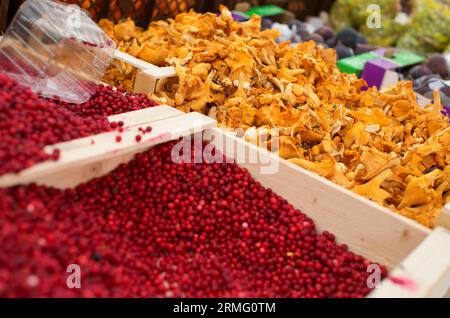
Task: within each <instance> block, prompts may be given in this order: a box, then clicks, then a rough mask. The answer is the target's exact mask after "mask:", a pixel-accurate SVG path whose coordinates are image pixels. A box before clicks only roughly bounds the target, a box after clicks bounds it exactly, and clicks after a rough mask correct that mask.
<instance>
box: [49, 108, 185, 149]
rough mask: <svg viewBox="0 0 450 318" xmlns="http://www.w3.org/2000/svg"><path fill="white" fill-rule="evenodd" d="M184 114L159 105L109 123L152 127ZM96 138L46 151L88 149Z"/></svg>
mask: <svg viewBox="0 0 450 318" xmlns="http://www.w3.org/2000/svg"><path fill="white" fill-rule="evenodd" d="M183 114H184V112H182V111H181V110H178V109H176V108H173V107H170V106H167V105H159V106H154V107H149V108H144V109H139V110H135V111H131V112H126V113H122V114H117V115H112V116H108V121H109V122H118V121H122V122H123V123H124V125H123V127H124V129H126V128H131V127H136V126H143V125H145V126H150V127H151V124H152V123H154V122H157V121H159V120H163V119H167V118H171V117H175V116H181V115H183ZM144 128H145V127H144ZM116 133H117V132H116ZM102 134H105V133H102ZM97 135H100V134H97ZM95 136H96V135H92V136H87V137H83V138H77V139H73V140H70V141H66V142H61V143H57V144H54V145H49V146H46V147H45V148H44V151H45V152H46V153H48V154H51V153H53V151H54V150H55V149H59V150H60V151H64V150H72V149H76V148H81V147H86V146H89V145H91V143H92V142H94V141H95Z"/></svg>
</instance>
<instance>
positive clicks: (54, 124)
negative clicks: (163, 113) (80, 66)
mask: <svg viewBox="0 0 450 318" xmlns="http://www.w3.org/2000/svg"><path fill="white" fill-rule="evenodd" d="M154 105H155V103H154V102H152V101H150V100H149V99H148V98H147V97H146V96H145V95H143V94H128V95H124V94H123V93H122V92H120V91H114V90H113V89H112V88H111V87H107V86H103V85H100V86H98V88H97V92H96V93H95V95H94V96H93V97H92V99H91V100H90V101H88V102H86V103H84V104H80V105H73V104H68V103H64V102H61V101H53V100H47V99H44V98H40V97H39V96H37V95H36V94H34V93H32V92H31V91H30V90H29V89H28V88H25V87H23V86H20V85H19V84H18V83H17V82H16V81H14V80H12V79H10V78H8V77H7V76H6V75H3V74H0V175H1V174H4V173H7V172H19V171H20V170H22V169H25V168H28V167H30V166H32V165H34V164H35V163H37V162H41V161H44V160H48V159H55V160H56V159H58V157H59V152H58V151H57V150H56V151H54V153H53V154H47V153H45V152H44V151H43V148H44V147H45V146H46V145H51V144H55V143H58V142H63V141H68V140H72V139H75V138H80V137H85V136H89V135H92V134H96V133H99V132H103V131H108V130H110V129H113V128H112V127H111V126H110V124H109V123H108V120H107V118H106V116H108V115H113V114H119V113H123V112H127V111H131V110H137V109H140V108H146V107H151V106H154Z"/></svg>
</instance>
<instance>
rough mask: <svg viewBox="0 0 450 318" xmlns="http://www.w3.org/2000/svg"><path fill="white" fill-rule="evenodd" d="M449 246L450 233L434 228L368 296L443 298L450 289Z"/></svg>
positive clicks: (440, 228)
mask: <svg viewBox="0 0 450 318" xmlns="http://www.w3.org/2000/svg"><path fill="white" fill-rule="evenodd" d="M449 246H450V232H449V231H448V230H447V229H444V228H442V227H437V228H435V229H434V230H433V231H432V232H431V234H430V235H429V236H428V237H427V238H426V239H425V240H424V241H423V242H422V243H421V244H420V245H419V246H418V247H417V248H416V249H415V250H414V251H413V252H412V253H411V254H410V255H408V257H406V259H405V260H404V261H402V262H401V263H400V265H399V266H398V267H397V268H396V269H395V270H394V271H392V272H391V273H390V274H389V276H388V277H387V278H386V279H384V280H383V281H382V282H381V284H380V285H379V286H378V287H377V288H376V289H375V290H374V291H373V292H372V293H371V294H370V295H369V297H372V298H393V297H394V298H399V297H408V298H417V297H421V298H423V297H443V296H444V295H445V294H446V293H447V291H448V290H449V287H450V248H449Z"/></svg>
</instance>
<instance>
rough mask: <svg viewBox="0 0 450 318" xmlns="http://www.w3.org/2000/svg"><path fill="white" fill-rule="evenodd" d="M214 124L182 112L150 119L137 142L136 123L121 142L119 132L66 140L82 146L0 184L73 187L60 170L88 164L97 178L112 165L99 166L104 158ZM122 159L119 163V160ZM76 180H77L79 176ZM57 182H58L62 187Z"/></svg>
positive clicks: (8, 176)
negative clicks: (146, 130) (151, 120)
mask: <svg viewBox="0 0 450 318" xmlns="http://www.w3.org/2000/svg"><path fill="white" fill-rule="evenodd" d="M215 124H216V121H215V120H213V119H211V118H209V117H206V116H204V115H201V114H199V113H189V114H184V113H183V114H182V115H179V116H175V117H170V118H166V119H163V120H160V121H156V122H153V123H152V124H151V126H152V128H153V130H152V132H150V133H146V134H143V135H142V140H141V141H140V142H136V139H135V137H136V135H138V134H141V133H140V132H139V126H134V127H130V128H127V129H125V131H124V132H123V133H121V134H120V136H121V137H122V140H121V142H116V141H115V138H116V136H117V135H119V133H118V132H117V131H113V132H107V133H101V134H97V135H94V136H90V137H86V138H81V139H82V140H75V141H70V142H69V143H75V144H77V145H82V146H81V147H75V148H71V147H70V146H69V147H67V148H68V149H67V150H63V151H61V155H60V158H59V160H58V161H45V162H42V163H38V164H36V165H34V166H33V167H31V168H29V169H25V170H23V171H21V172H20V173H18V174H15V173H9V174H5V175H2V176H1V177H0V187H8V186H13V185H18V184H27V183H31V182H36V183H38V184H45V185H52V186H57V187H67V186H74V185H76V184H77V183H76V182H72V181H71V180H69V181H67V182H65V181H64V180H61V177H60V176H59V173H61V172H63V171H64V172H65V173H66V174H67V173H68V171H71V172H74V173H75V174H77V173H79V170H80V169H81V168H82V167H84V166H90V167H91V170H92V169H93V170H92V173H93V174H92V175H91V176H90V177H91V178H92V177H98V176H100V175H103V174H105V173H107V172H109V171H110V170H108V169H109V168H111V167H112V168H114V166H113V165H111V166H109V165H108V169H105V168H104V167H103V168H100V166H101V165H102V162H103V161H108V162H111V161H109V160H110V159H114V158H121V157H123V158H128V157H127V155H132V154H135V153H138V152H141V151H145V150H147V149H149V148H150V147H152V146H155V145H157V144H160V143H164V142H167V141H170V140H175V139H178V138H180V137H182V136H186V135H190V134H193V133H195V132H199V131H202V130H204V129H207V128H211V127H213V126H215ZM146 126H147V125H143V126H142V128H145V127H146ZM63 148H64V146H63ZM131 157H132V156H131ZM123 158H122V159H123ZM122 159H120V160H119V161H118V162H122V161H121V160H122ZM113 161H114V160H113ZM99 165H100V166H99ZM92 167H94V168H92ZM88 177H89V175H86V178H87V179H86V178H81V179H83V180H84V179H86V180H84V181H87V180H89V178H88ZM55 178H56V179H55ZM48 180H54V181H55V182H56V184H53V183H48V182H47V181H48ZM77 180H79V178H78V177H77ZM59 182H61V184H62V185H61V186H60V183H59ZM77 182H80V181H77Z"/></svg>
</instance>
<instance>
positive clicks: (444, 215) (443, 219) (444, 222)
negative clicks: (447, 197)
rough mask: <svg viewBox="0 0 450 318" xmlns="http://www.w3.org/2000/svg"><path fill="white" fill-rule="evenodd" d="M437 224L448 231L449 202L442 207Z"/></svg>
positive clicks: (449, 225) (449, 226) (449, 223)
mask: <svg viewBox="0 0 450 318" xmlns="http://www.w3.org/2000/svg"><path fill="white" fill-rule="evenodd" d="M437 224H438V225H439V226H442V227H445V228H447V229H449V230H450V202H449V203H447V204H446V205H445V206H444V209H443V210H442V212H441V214H439V217H438V220H437Z"/></svg>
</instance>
